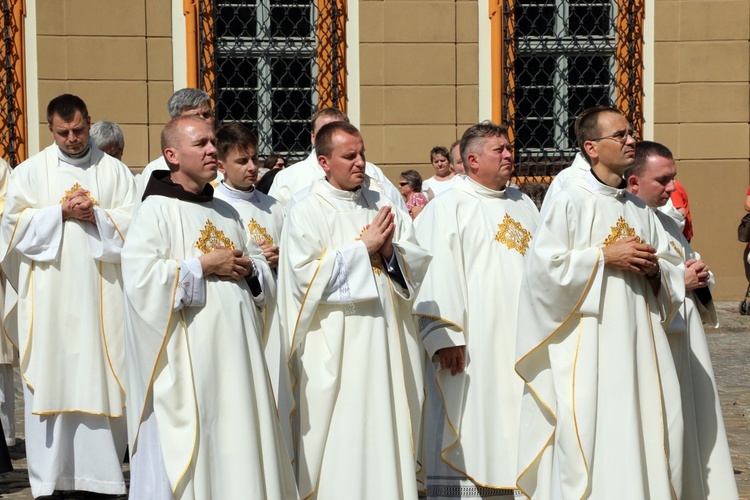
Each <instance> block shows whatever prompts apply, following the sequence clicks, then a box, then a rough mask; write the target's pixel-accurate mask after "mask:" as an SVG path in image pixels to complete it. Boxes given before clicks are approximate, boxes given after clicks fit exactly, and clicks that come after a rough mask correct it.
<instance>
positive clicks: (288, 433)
mask: <svg viewBox="0 0 750 500" xmlns="http://www.w3.org/2000/svg"><path fill="white" fill-rule="evenodd" d="M214 198H218V199H221V200H224V201H226V202H227V203H229V204H231V205H232V206H233V207H234V208H235V209H236V210H237V212H238V213H239V214H240V217H241V218H242V223H243V225H244V226H245V229H246V230H247V232H248V233H249V235H250V237H251V238H252V239H253V241H255V243H257V244H258V245H260V244H262V243H263V242H265V243H266V244H268V245H271V246H279V245H280V244H281V230H282V228H283V227H284V218H285V213H284V207H283V206H282V205H281V204H280V203H278V202H277V201H276V200H274V199H273V198H271V197H270V196H268V195H266V194H263V193H261V192H260V191H258V190H257V189H253V190H252V191H249V192H244V191H238V190H236V189H232V188H230V187H228V186H227V185H226V183H223V182H222V183H221V184H219V186H218V187H217V188H216V191H214ZM271 276H273V278H274V279H272V280H271V279H269V280H267V281H266V285H267V286H266V287H265V289H264V294H265V296H266V308H265V309H264V311H263V315H264V328H263V346H264V349H265V356H266V364H267V365H268V376H269V377H271V386H272V387H273V393H274V397H275V398H276V407H277V408H278V410H279V416H280V421H281V428H282V430H283V432H284V441H285V442H286V445H287V451H288V452H289V457H290V458H291V459H292V461H294V438H293V433H292V422H291V421H290V420H289V418H287V417H288V415H290V414H291V413H292V411H293V409H294V393H293V392H292V382H291V374H290V372H289V339H288V338H287V337H286V336H285V335H282V332H281V326H280V323H279V308H278V307H277V302H278V294H277V286H276V279H275V278H276V275H275V274H273V273H272V274H271Z"/></svg>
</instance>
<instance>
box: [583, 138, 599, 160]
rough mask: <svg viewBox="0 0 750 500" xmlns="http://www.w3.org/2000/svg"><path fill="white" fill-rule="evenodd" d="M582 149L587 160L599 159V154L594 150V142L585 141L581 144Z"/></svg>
mask: <svg viewBox="0 0 750 500" xmlns="http://www.w3.org/2000/svg"><path fill="white" fill-rule="evenodd" d="M583 149H584V150H585V151H586V154H587V155H588V157H589V158H591V159H594V158H599V152H598V151H597V150H596V146H595V143H594V141H586V142H584V143H583Z"/></svg>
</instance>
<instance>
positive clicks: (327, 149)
mask: <svg viewBox="0 0 750 500" xmlns="http://www.w3.org/2000/svg"><path fill="white" fill-rule="evenodd" d="M336 132H343V133H344V134H347V135H355V136H358V137H361V136H362V134H361V133H360V132H359V129H358V128H357V127H355V126H354V125H352V124H351V123H349V122H331V123H327V124H325V125H323V126H322V127H321V128H320V130H318V133H317V134H315V154H317V155H318V156H320V155H323V156H325V157H326V158H330V157H331V153H332V152H333V136H334V134H335V133H336Z"/></svg>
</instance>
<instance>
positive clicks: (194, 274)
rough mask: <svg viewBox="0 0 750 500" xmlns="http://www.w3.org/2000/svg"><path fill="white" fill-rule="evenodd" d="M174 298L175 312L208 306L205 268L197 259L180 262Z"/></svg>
mask: <svg viewBox="0 0 750 500" xmlns="http://www.w3.org/2000/svg"><path fill="white" fill-rule="evenodd" d="M178 279H179V282H178V285H177V293H176V294H175V297H174V310H175V311H179V310H180V309H182V308H183V307H200V306H203V305H205V304H206V284H205V283H204V281H203V267H202V266H201V261H200V260H198V259H197V258H195V259H190V260H181V261H180V277H179V278H178Z"/></svg>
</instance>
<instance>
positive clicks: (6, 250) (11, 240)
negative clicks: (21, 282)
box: [5, 207, 29, 292]
mask: <svg viewBox="0 0 750 500" xmlns="http://www.w3.org/2000/svg"><path fill="white" fill-rule="evenodd" d="M27 208H29V207H24V208H23V209H22V210H21V211H20V212H18V220H17V221H16V224H15V225H14V226H13V232H12V233H11V234H10V240H9V241H8V248H6V249H5V256H6V257H7V256H8V254H9V253H10V249H11V247H12V246H13V239H14V238H15V237H16V230H17V229H18V225H19V224H20V223H21V214H23V213H24V212H25V211H26V209H27ZM8 283H10V281H8ZM11 286H13V284H12V283H11ZM13 290H16V289H15V287H13ZM16 292H18V290H16Z"/></svg>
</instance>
